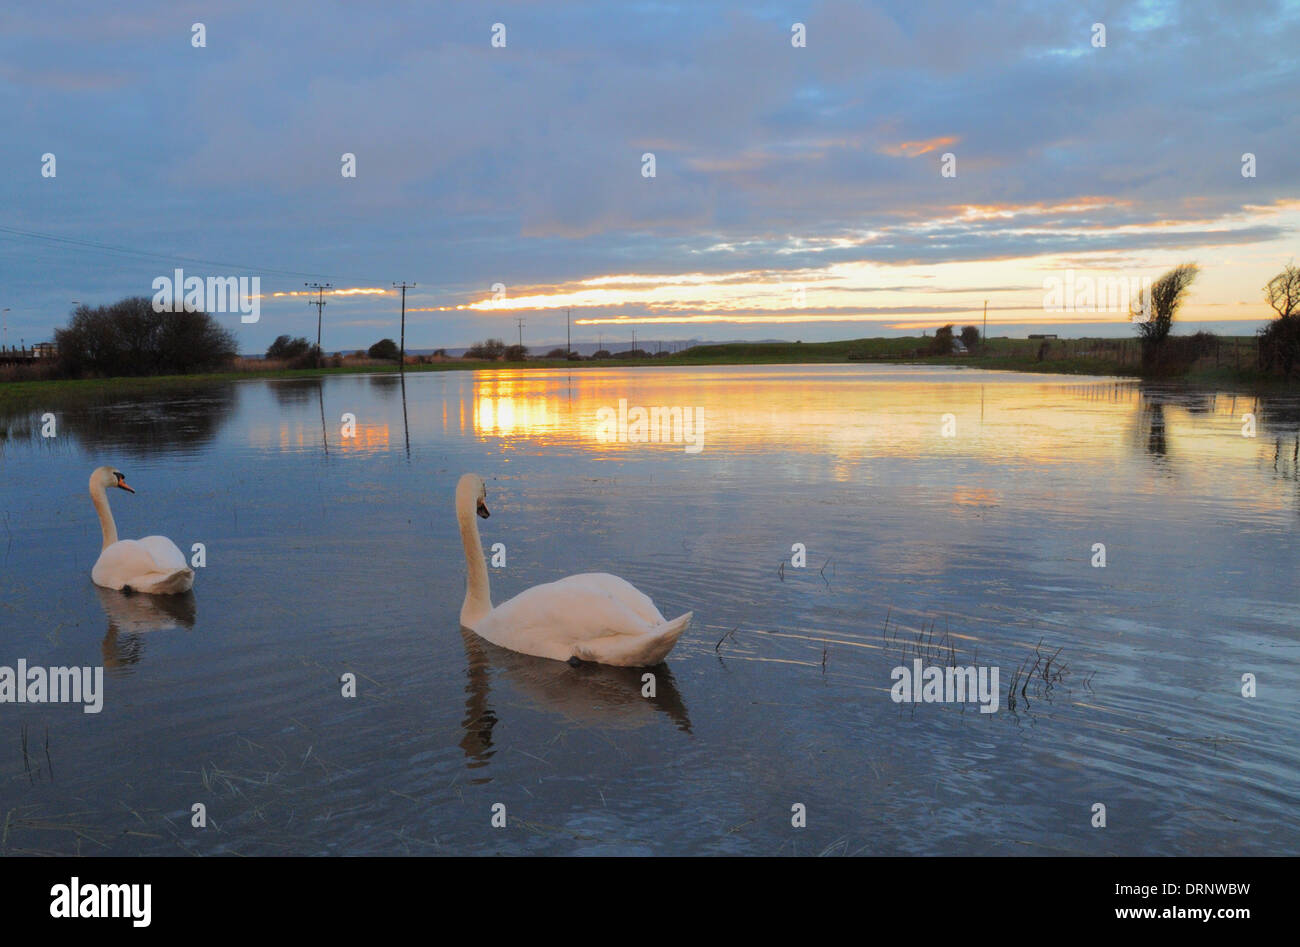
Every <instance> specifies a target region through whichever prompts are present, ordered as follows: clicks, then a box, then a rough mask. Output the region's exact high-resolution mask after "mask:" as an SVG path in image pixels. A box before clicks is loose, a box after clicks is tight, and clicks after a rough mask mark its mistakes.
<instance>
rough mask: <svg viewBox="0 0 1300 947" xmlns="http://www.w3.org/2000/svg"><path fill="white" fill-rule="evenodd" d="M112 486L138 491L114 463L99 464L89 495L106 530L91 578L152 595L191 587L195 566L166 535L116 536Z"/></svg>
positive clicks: (184, 590) (187, 589) (103, 586)
mask: <svg viewBox="0 0 1300 947" xmlns="http://www.w3.org/2000/svg"><path fill="white" fill-rule="evenodd" d="M109 487H117V488H118V489H120V490H125V491H126V492H127V493H135V491H134V490H132V489H131V488H130V487H128V486H127V485H126V477H125V476H123V474H122V472H121V471H120V470H118V469H116V468H115V467H100V468H98V469H97V470H96V471H95V472H94V473H92V474H91V475H90V499H91V500H92V501H93V502H94V504H95V512H96V513H98V514H99V527H100V529H102V530H103V531H104V545H103V548H102V549H101V550H100V553H99V559H98V560H96V562H95V568H93V569H92V570H91V571H90V578H91V581H93V582H94V583H95V584H96V585H98V586H101V587H102V588H106V589H120V590H121V591H124V592H146V593H149V594H151V595H175V594H177V593H180V592H188V591H189V590H190V589H192V588H193V587H194V570H193V569H191V568H190V567H189V564H188V563H187V562H186V561H185V556H184V555H182V554H181V551H180V550H179V549H177V548H176V544H175V543H174V542H172V541H171V540H170V539H168V538H167V537H166V536H146V537H145V538H144V539H122V540H119V539H118V538H117V524H116V523H114V522H113V511H112V510H110V509H109V508H108V495H107V493H106V492H105V491H107V490H108V488H109Z"/></svg>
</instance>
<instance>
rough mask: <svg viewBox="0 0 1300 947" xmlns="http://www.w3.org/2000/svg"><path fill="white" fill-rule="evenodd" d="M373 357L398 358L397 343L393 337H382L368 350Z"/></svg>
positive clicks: (368, 353)
mask: <svg viewBox="0 0 1300 947" xmlns="http://www.w3.org/2000/svg"><path fill="white" fill-rule="evenodd" d="M366 354H367V355H369V356H370V357H371V358H383V359H396V358H397V355H398V352H397V343H396V342H394V341H393V340H392V339H380V340H379V341H378V342H376V343H375V344H374V345H372V346H370V349H369V350H368V351H367V352H366Z"/></svg>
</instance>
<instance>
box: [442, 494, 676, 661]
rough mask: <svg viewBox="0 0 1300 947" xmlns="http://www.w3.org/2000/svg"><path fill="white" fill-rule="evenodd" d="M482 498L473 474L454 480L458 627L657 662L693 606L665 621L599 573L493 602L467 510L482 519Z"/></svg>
mask: <svg viewBox="0 0 1300 947" xmlns="http://www.w3.org/2000/svg"><path fill="white" fill-rule="evenodd" d="M486 497H487V489H486V487H485V486H484V485H483V479H482V478H481V477H479V476H477V475H476V474H465V475H464V476H463V477H461V478H460V482H459V483H457V484H456V520H457V522H458V523H459V524H460V538H461V541H462V542H463V543H464V544H465V564H466V566H467V568H468V571H469V576H468V582H467V586H466V590H465V604H464V605H462V606H461V609H460V623H461V625H462V626H463V627H465V628H468V629H469V630H470V631H472V632H474V633H475V634H477V635H480V636H481V637H483V638H486V639H487V640H488V641H490V642H492V643H493V644H495V645H499V646H500V647H502V648H509V649H510V650H511V651H519V652H522V653H523V654H532V655H536V656H537V657H539V658H553V659H554V660H556V661H570V662H572V661H573V660H574V659H577V660H580V661H595V662H597V663H599V664H613V665H617V666H620V667H649V666H652V665H655V664H658V663H659V662H661V661H663V659H664V658H665V657H667V656H668V652H669V651H671V650H672V648H673V645H675V644H676V643H677V639H678V638H680V637H681V636H682V633H683V632H684V631H686V629H687V628H689V627H690V624H691V616H692V615H693V614H694V613H693V612H687V613H686V614H685V615H682V616H681V617H679V618H674V619H673V620H672V621H667V620H665V618H664V616H663V615H662V614H660V612H659V609H657V608H655V604H654V602H652V601H650V598H649V596H647V595H645V594H643V593H641V592H638V591H637V590H636V589H635V588H634V587H633V586H632V585H631V584H630V583H628V582H625V581H624V580H623V579H620V578H619V577H618V576H615V575H609V574H608V573H605V572H589V573H585V574H583V575H571V576H569V577H568V578H567V579H560V580H559V581H558V582H549V583H547V584H546V585H535V586H533V587H532V588H531V589H526V590H525V591H523V592H520V593H519V594H518V595H516V596H515V597H514V598H512V599H510V601H508V602H503V603H502V604H500V605H498V606H497V607H496V608H493V607H492V595H491V592H490V590H489V588H488V572H487V563H486V562H484V560H483V542H482V540H480V539H479V535H478V523H477V522H476V521H475V519H474V514H475V513H477V514H478V515H479V516H480V517H482V518H483V519H487V517H488V509H487V505H486V503H485V500H486Z"/></svg>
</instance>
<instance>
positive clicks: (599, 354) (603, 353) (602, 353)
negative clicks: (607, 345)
mask: <svg viewBox="0 0 1300 947" xmlns="http://www.w3.org/2000/svg"><path fill="white" fill-rule="evenodd" d="M591 357H592V358H609V357H610V354H609V349H596V351H594V352H592V353H591Z"/></svg>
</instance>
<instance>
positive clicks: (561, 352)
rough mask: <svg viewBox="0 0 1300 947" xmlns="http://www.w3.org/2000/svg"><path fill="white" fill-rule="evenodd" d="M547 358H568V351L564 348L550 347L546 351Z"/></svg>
mask: <svg viewBox="0 0 1300 947" xmlns="http://www.w3.org/2000/svg"><path fill="white" fill-rule="evenodd" d="M546 357H547V358H568V357H569V353H568V351H567V350H566V349H551V350H550V351H549V352H547V353H546Z"/></svg>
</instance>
